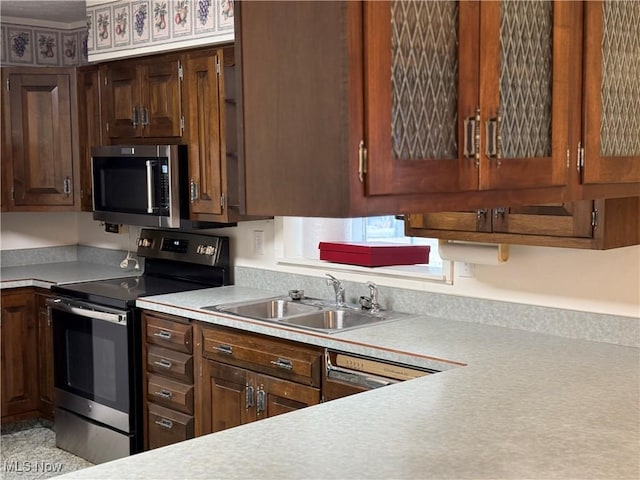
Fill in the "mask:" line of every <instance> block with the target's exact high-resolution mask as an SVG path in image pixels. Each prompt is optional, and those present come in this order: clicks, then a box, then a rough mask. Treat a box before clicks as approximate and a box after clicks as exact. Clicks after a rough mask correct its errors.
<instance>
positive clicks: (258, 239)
mask: <svg viewBox="0 0 640 480" xmlns="http://www.w3.org/2000/svg"><path fill="white" fill-rule="evenodd" d="M253 253H254V254H255V255H264V231H263V230H254V231H253Z"/></svg>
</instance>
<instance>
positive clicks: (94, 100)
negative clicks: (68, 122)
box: [78, 65, 106, 212]
mask: <svg viewBox="0 0 640 480" xmlns="http://www.w3.org/2000/svg"><path fill="white" fill-rule="evenodd" d="M101 78H102V77H101V75H100V70H99V68H98V66H97V65H92V66H85V67H80V68H78V129H79V135H78V141H79V152H80V162H79V163H80V184H81V191H80V193H81V200H80V202H81V209H82V210H83V211H86V212H91V211H92V210H93V198H92V193H91V191H92V179H91V147H94V146H98V145H102V141H103V128H104V127H105V125H106V123H105V122H102V110H101V102H100V79H101Z"/></svg>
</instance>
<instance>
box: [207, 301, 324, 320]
mask: <svg viewBox="0 0 640 480" xmlns="http://www.w3.org/2000/svg"><path fill="white" fill-rule="evenodd" d="M202 308H203V309H204V310H213V311H219V312H227V313H235V314H237V315H240V316H243V317H249V318H257V319H259V320H277V319H282V318H286V317H291V316H294V315H301V314H305V313H314V312H318V311H320V307H317V306H315V305H307V304H304V303H300V302H296V301H291V300H286V299H282V298H273V299H269V300H254V301H249V302H242V303H234V304H229V305H218V306H216V305H213V306H208V307H202Z"/></svg>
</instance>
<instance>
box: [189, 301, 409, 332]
mask: <svg viewBox="0 0 640 480" xmlns="http://www.w3.org/2000/svg"><path fill="white" fill-rule="evenodd" d="M202 308H203V309H204V310H211V311H214V312H223V313H231V314H234V315H238V316H241V317H246V318H252V319H255V320H263V321H267V322H275V323H279V324H281V325H288V326H291V327H298V328H303V329H309V330H315V331H321V332H325V333H336V332H341V331H345V330H351V329H353V328H360V327H366V326H369V325H377V324H379V323H382V322H386V321H391V320H399V319H401V318H409V317H412V316H413V315H410V314H408V313H402V312H394V311H389V310H381V311H380V312H377V313H371V312H369V311H368V310H361V309H359V308H356V307H355V306H354V307H351V306H346V307H338V306H336V305H335V304H332V303H331V302H330V301H328V300H318V299H313V298H304V299H302V300H290V299H288V298H271V299H266V300H265V299H262V300H253V301H248V302H238V303H231V304H226V305H211V306H206V307H202Z"/></svg>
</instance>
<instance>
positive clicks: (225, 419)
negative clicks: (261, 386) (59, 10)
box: [204, 361, 255, 433]
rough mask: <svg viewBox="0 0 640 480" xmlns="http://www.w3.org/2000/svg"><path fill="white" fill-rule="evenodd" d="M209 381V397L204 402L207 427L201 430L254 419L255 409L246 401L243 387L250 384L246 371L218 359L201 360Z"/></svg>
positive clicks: (228, 426) (225, 426) (249, 376)
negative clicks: (217, 360)
mask: <svg viewBox="0 0 640 480" xmlns="http://www.w3.org/2000/svg"><path fill="white" fill-rule="evenodd" d="M205 364H206V365H207V370H208V372H207V378H206V379H205V380H206V381H207V382H209V389H210V392H209V398H208V399H206V404H207V405H208V408H210V409H211V410H210V412H209V413H208V414H209V415H210V424H209V425H205V428H206V427H209V430H208V431H207V430H205V432H204V433H210V432H218V431H220V430H225V429H227V428H231V427H237V426H238V425H242V424H244V423H248V422H251V421H253V420H255V410H254V409H252V408H250V405H251V401H253V397H251V400H250V402H249V403H247V401H246V400H247V386H248V385H250V384H253V382H252V379H253V377H254V375H253V374H252V373H251V372H249V371H248V370H244V369H242V368H237V367H232V366H230V365H225V364H223V363H220V362H212V361H205Z"/></svg>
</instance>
